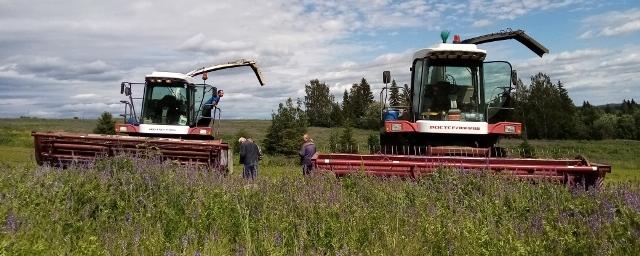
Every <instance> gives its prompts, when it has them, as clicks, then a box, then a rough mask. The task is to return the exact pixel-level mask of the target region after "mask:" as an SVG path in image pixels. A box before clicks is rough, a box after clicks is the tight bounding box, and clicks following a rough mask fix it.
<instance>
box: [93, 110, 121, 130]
mask: <svg viewBox="0 0 640 256" xmlns="http://www.w3.org/2000/svg"><path fill="white" fill-rule="evenodd" d="M115 126H116V121H115V120H113V116H112V115H111V113H109V112H103V113H102V115H100V118H98V123H97V124H96V128H95V129H93V133H96V134H116V128H115Z"/></svg>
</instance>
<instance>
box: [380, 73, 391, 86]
mask: <svg viewBox="0 0 640 256" xmlns="http://www.w3.org/2000/svg"><path fill="white" fill-rule="evenodd" d="M390 82H391V71H382V83H384V84H388V83H390Z"/></svg>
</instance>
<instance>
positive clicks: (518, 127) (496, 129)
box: [488, 122, 522, 135]
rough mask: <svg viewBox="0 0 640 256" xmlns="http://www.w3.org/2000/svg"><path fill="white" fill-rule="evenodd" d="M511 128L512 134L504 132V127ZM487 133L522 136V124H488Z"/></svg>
mask: <svg viewBox="0 0 640 256" xmlns="http://www.w3.org/2000/svg"><path fill="white" fill-rule="evenodd" d="M507 126H511V127H513V128H514V132H513V133H510V132H506V127H507ZM488 128H489V129H488V130H489V133H492V134H506V135H520V134H522V124H521V123H515V122H499V123H495V124H489V127H488Z"/></svg>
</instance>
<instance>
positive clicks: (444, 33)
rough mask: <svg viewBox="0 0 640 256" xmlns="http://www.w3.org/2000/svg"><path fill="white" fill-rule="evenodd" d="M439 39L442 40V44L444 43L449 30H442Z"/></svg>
mask: <svg viewBox="0 0 640 256" xmlns="http://www.w3.org/2000/svg"><path fill="white" fill-rule="evenodd" d="M440 38H442V43H446V42H447V38H449V30H442V32H440Z"/></svg>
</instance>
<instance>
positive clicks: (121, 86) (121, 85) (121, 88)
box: [120, 82, 124, 94]
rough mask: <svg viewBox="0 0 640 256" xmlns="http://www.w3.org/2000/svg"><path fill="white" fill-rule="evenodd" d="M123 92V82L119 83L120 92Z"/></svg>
mask: <svg viewBox="0 0 640 256" xmlns="http://www.w3.org/2000/svg"><path fill="white" fill-rule="evenodd" d="M123 93H124V82H122V83H120V94H123Z"/></svg>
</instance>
